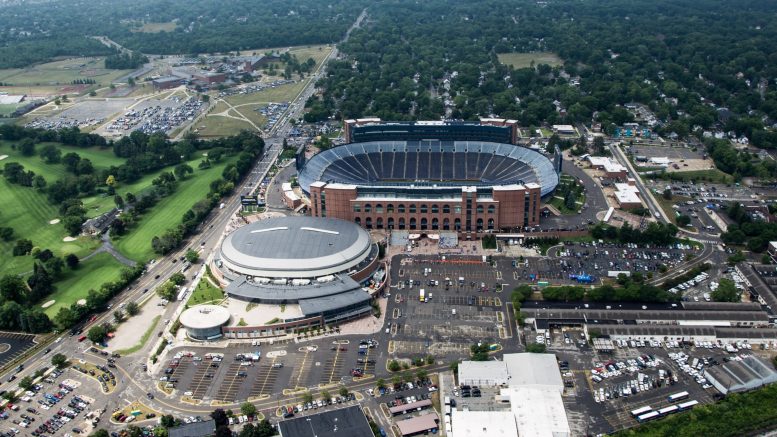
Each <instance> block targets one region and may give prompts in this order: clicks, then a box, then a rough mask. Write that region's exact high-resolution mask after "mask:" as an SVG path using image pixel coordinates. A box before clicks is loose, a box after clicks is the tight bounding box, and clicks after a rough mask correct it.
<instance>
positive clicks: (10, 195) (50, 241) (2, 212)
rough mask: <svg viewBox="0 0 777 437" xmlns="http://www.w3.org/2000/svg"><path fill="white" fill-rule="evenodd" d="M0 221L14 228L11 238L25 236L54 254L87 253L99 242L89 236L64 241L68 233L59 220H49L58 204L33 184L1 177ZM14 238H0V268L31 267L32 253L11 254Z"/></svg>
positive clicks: (17, 269)
mask: <svg viewBox="0 0 777 437" xmlns="http://www.w3.org/2000/svg"><path fill="white" fill-rule="evenodd" d="M0 205H3V208H1V209H0V224H2V226H10V227H12V228H13V229H14V238H28V239H30V240H32V242H33V244H34V245H35V246H38V247H40V248H47V249H50V250H51V251H52V252H54V253H55V254H56V255H57V256H62V255H65V254H68V253H75V254H76V255H78V256H79V257H81V256H84V255H87V254H88V253H90V252H91V251H92V250H93V249H94V248H96V247H97V246H99V242H98V241H96V240H94V239H92V238H88V237H79V238H78V240H76V241H72V242H64V241H62V239H63V238H65V237H66V236H67V233H66V232H65V228H64V227H63V226H62V224H61V223H60V224H55V225H51V224H49V221H50V220H52V219H56V218H58V217H59V212H58V211H57V208H55V207H54V206H53V205H51V204H50V203H49V201H48V199H46V196H44V195H43V194H41V193H38V192H37V191H35V190H34V189H32V188H29V187H21V186H19V185H11V184H9V183H8V182H7V181H6V180H5V179H4V178H2V177H0ZM13 245H14V243H13V242H4V241H3V242H0V251H2V253H3V254H4V255H5V256H3V257H2V259H0V271H1V272H3V273H4V274H5V273H23V272H29V271H32V257H31V256H11V250H12V248H13Z"/></svg>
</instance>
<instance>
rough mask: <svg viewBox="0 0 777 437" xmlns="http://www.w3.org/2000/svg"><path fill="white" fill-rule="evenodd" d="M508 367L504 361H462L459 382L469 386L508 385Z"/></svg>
mask: <svg viewBox="0 0 777 437" xmlns="http://www.w3.org/2000/svg"><path fill="white" fill-rule="evenodd" d="M508 380H509V377H508V375H507V365H505V363H504V361H462V362H461V364H459V382H460V383H461V384H469V385H501V384H507V381H508Z"/></svg>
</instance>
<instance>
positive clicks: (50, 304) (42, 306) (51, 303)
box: [40, 299, 57, 308]
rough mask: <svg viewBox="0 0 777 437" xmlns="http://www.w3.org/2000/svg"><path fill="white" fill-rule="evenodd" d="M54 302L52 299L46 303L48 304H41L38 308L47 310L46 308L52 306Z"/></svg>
mask: <svg viewBox="0 0 777 437" xmlns="http://www.w3.org/2000/svg"><path fill="white" fill-rule="evenodd" d="M56 302H57V301H56V300H54V299H52V300H50V301H48V302H46V303H44V304H43V305H41V306H40V307H41V308H48V307H50V306H52V305H54V304H55V303H56Z"/></svg>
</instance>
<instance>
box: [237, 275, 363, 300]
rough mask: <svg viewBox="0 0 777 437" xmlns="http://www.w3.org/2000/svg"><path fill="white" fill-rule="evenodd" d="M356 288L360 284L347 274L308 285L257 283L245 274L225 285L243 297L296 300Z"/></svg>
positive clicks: (329, 294) (359, 286) (358, 287)
mask: <svg viewBox="0 0 777 437" xmlns="http://www.w3.org/2000/svg"><path fill="white" fill-rule="evenodd" d="M357 289H361V285H359V283H358V282H356V281H354V280H353V279H351V277H350V276H348V275H335V277H334V280H332V281H329V282H317V281H313V282H312V283H310V284H309V285H274V284H259V283H257V282H248V281H247V280H246V278H245V276H241V277H240V278H238V279H236V280H234V281H232V282H231V283H230V284H229V285H227V289H226V291H227V293H228V294H229V295H235V296H238V297H242V298H245V299H259V300H267V301H272V300H280V299H285V300H288V301H296V300H300V299H313V298H317V297H324V296H331V295H335V294H340V293H345V292H346V291H351V290H357Z"/></svg>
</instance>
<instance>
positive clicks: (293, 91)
mask: <svg viewBox="0 0 777 437" xmlns="http://www.w3.org/2000/svg"><path fill="white" fill-rule="evenodd" d="M306 83H307V79H305V80H303V81H298V82H295V83H289V84H286V85H280V86H277V87H275V88H267V89H264V90H262V91H259V92H258V93H251V94H237V95H234V96H229V97H226V98H225V99H224V100H226V101H227V102H229V103H230V104H231V105H232V106H238V105H243V104H246V103H253V104H257V105H258V104H260V103H268V102H278V103H282V102H291V101H292V100H293V99H294V98H295V97H297V94H299V92H300V91H301V90H302V88H304V87H305V84H306Z"/></svg>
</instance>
